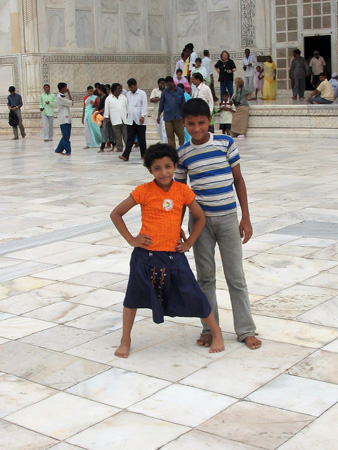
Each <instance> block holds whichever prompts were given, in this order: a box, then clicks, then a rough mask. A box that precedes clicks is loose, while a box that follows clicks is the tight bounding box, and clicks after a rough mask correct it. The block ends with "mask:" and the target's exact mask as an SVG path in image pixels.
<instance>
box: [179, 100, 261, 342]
mask: <svg viewBox="0 0 338 450" xmlns="http://www.w3.org/2000/svg"><path fill="white" fill-rule="evenodd" d="M182 120H183V123H184V126H185V127H186V129H187V132H188V133H189V134H190V136H191V140H190V141H189V142H187V143H186V144H184V145H183V146H181V147H180V148H179V149H178V156H179V164H178V166H177V169H176V171H175V180H176V181H180V182H182V183H186V182H187V176H188V174H189V179H190V184H191V189H192V190H193V191H194V192H195V194H196V200H197V202H198V203H199V204H200V206H201V207H202V209H203V211H204V213H205V215H206V218H207V222H206V225H205V227H204V229H203V230H202V232H201V234H200V236H199V238H198V239H197V241H196V242H195V243H194V246H193V248H194V257H195V262H196V270H197V281H198V283H199V285H200V287H201V289H202V291H203V292H204V293H205V295H206V296H207V298H208V300H209V303H210V305H211V308H212V312H213V313H214V316H215V319H216V321H217V323H219V316H218V306H217V299H216V264H215V246H216V243H217V245H218V247H219V250H220V254H221V258H222V264H223V271H224V275H225V279H226V282H227V285H228V288H229V293H230V299H231V304H232V310H233V316H234V326H235V331H236V334H237V339H238V341H240V342H245V344H246V345H247V346H248V347H249V348H250V349H252V350H254V349H257V348H259V347H260V346H261V345H262V342H261V341H260V340H259V339H257V338H256V335H257V334H256V332H255V331H256V327H255V324H254V321H253V318H252V315H251V310H250V303H249V296H248V289H247V286H246V281H245V276H244V271H243V263H242V244H241V238H243V244H245V243H246V242H248V240H249V239H250V238H251V236H252V226H251V222H250V215H249V208H248V200H247V194H246V187H245V182H244V179H243V177H242V174H241V169H240V164H239V163H240V156H239V153H238V149H237V146H236V144H235V142H234V140H233V139H232V138H231V137H230V136H226V135H219V136H217V135H213V134H211V133H209V132H208V128H209V124H210V120H211V117H210V109H209V106H208V104H207V103H206V102H205V101H204V100H202V99H200V98H196V99H191V100H189V101H188V102H187V103H185V104H184V105H183V108H182ZM234 187H235V190H236V194H237V197H238V200H239V203H240V206H241V210H242V218H241V221H240V223H238V218H237V212H236V198H235V192H234ZM193 225H194V218H193V217H192V216H191V215H189V229H191V228H192V227H193ZM183 238H184V237H183ZM202 324H203V331H202V333H201V336H200V338H199V339H198V340H197V343H198V344H199V345H204V346H205V347H209V346H210V345H211V338H212V337H211V332H210V329H209V328H208V326H207V324H206V323H205V322H204V321H203V320H202Z"/></svg>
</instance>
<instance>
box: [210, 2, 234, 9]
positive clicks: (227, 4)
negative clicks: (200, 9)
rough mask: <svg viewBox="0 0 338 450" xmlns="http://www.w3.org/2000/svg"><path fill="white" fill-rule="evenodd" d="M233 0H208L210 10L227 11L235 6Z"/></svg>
mask: <svg viewBox="0 0 338 450" xmlns="http://www.w3.org/2000/svg"><path fill="white" fill-rule="evenodd" d="M233 3H234V2H233V1H232V0H208V11H225V10H231V9H232V7H233Z"/></svg>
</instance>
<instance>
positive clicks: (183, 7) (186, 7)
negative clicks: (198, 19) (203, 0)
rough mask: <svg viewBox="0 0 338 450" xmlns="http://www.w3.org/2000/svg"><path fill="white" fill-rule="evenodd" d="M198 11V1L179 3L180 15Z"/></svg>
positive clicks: (189, 0)
mask: <svg viewBox="0 0 338 450" xmlns="http://www.w3.org/2000/svg"><path fill="white" fill-rule="evenodd" d="M197 11H198V0H184V1H179V2H178V12H179V13H192V12H197Z"/></svg>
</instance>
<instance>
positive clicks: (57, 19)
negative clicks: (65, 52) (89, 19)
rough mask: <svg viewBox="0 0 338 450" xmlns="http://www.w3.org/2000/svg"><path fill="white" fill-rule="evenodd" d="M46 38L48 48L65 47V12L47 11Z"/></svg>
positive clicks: (57, 10)
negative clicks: (47, 39)
mask: <svg viewBox="0 0 338 450" xmlns="http://www.w3.org/2000/svg"><path fill="white" fill-rule="evenodd" d="M47 18H48V38H49V47H50V48H60V47H65V46H66V31H65V12H64V10H63V9H48V10H47Z"/></svg>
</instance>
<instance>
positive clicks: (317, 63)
mask: <svg viewBox="0 0 338 450" xmlns="http://www.w3.org/2000/svg"><path fill="white" fill-rule="evenodd" d="M309 67H310V73H311V75H312V86H313V88H314V89H316V87H317V86H318V84H319V74H320V73H325V72H326V70H325V69H326V62H325V59H324V58H323V57H322V56H320V55H319V51H318V50H315V51H314V52H313V58H312V59H311V61H310V64H309Z"/></svg>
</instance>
